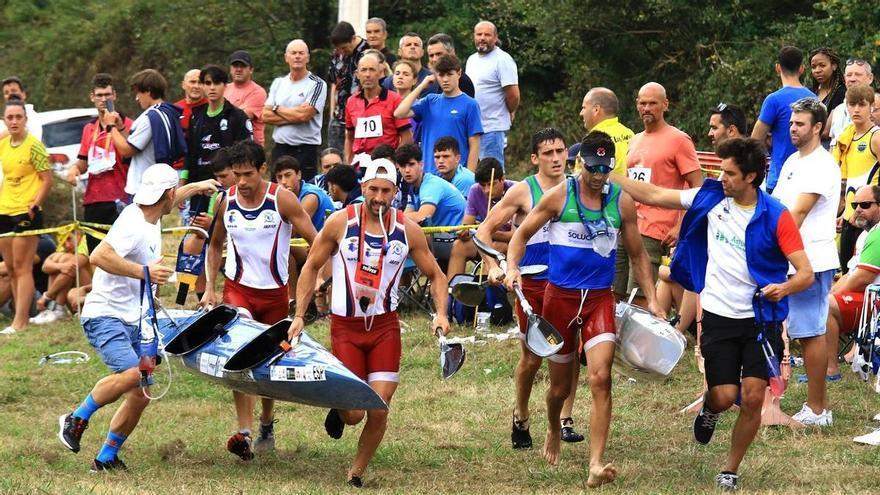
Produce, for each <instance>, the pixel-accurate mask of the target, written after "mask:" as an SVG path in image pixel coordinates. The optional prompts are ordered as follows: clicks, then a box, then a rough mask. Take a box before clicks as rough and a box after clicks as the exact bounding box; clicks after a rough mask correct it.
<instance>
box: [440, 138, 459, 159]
mask: <svg viewBox="0 0 880 495" xmlns="http://www.w3.org/2000/svg"><path fill="white" fill-rule="evenodd" d="M438 151H452V154H453V155H461V148H459V146H458V140H457V139H455V138H454V137H452V136H443V137H442V138H440V139H438V140H437V141H436V142H434V152H435V153H436V152H438Z"/></svg>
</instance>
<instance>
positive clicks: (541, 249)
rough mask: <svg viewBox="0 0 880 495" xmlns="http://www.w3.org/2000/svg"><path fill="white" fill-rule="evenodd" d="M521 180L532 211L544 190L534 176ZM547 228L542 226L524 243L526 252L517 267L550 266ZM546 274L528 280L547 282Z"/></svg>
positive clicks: (546, 225) (547, 224) (545, 225)
mask: <svg viewBox="0 0 880 495" xmlns="http://www.w3.org/2000/svg"><path fill="white" fill-rule="evenodd" d="M523 180H524V181H525V182H526V184H528V185H529V192H530V193H531V195H532V208H533V209H534V208H535V206H537V204H538V201H541V198H542V197H543V196H544V190H543V189H541V185H540V184H538V178H537V177H535V176H534V175H530V176H528V177H526V178H525V179H523ZM549 226H550V223H549V222H548V223H546V224H544V225H543V226H542V227H541V230H539V231H538V232H536V233H535V235H533V236H532V237H531V239H529V240H528V241H526V252H525V253H524V254H523V257H522V260H521V261H520V262H519V266H529V265H549V264H550V261H549V253H550V243H549V238H548V236H547V232H548V227H549ZM547 273H548V272H544V273H542V274H540V275H535V276H533V277H530V278H531V279H532V280H547V276H548V275H547Z"/></svg>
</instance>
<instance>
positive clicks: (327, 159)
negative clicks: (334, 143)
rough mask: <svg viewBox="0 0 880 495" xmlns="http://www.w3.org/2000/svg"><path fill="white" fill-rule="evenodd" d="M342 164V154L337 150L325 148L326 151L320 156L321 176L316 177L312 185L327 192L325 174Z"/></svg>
mask: <svg viewBox="0 0 880 495" xmlns="http://www.w3.org/2000/svg"><path fill="white" fill-rule="evenodd" d="M341 163H342V152H341V151H339V150H338V149H336V148H325V149H324V151H322V152H321V155H320V166H321V170H320V172H321V173H320V174H318V175H316V176H315V178H314V179H312V184H314V185H316V186H318V187H320V188H321V189H323V190H325V191H326V190H327V181H326V180H325V177H324V176H325V174H326V173H327V171H329V170H330V169H331V168H333V167H335V166H336V165H339V164H341Z"/></svg>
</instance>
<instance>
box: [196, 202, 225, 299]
mask: <svg viewBox="0 0 880 495" xmlns="http://www.w3.org/2000/svg"><path fill="white" fill-rule="evenodd" d="M218 203H219V204H218V205H217V208H216V209H215V210H214V216H215V217H216V218H217V223H215V224H214V231H213V232H211V239H210V241H209V242H208V249H207V250H206V252H205V294H204V295H203V296H202V300H201V301H199V305H200V306H205V305H211V306H213V305H215V304H217V295H216V292H215V290H214V285H215V283H216V280H217V273H218V272H219V271H220V263H221V261H222V259H221V258H223V244H224V243H225V242H226V224H225V223H223V217H224V216H225V213H226V201H218Z"/></svg>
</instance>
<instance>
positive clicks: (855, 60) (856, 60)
mask: <svg viewBox="0 0 880 495" xmlns="http://www.w3.org/2000/svg"><path fill="white" fill-rule="evenodd" d="M853 64H855V65H868V61H867V60H862V59H860V58H851V59H849V60H847V61H846V65H853Z"/></svg>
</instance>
